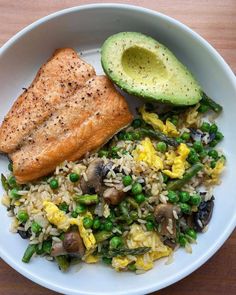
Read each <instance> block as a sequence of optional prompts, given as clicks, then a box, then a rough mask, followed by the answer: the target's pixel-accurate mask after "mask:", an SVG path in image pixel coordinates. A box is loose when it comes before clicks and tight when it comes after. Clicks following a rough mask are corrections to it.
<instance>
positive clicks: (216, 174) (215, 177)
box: [205, 158, 225, 185]
mask: <svg viewBox="0 0 236 295" xmlns="http://www.w3.org/2000/svg"><path fill="white" fill-rule="evenodd" d="M224 166H225V159H224V158H220V159H219V160H218V161H217V162H216V166H215V168H211V167H209V166H205V170H206V172H207V174H208V175H209V176H210V178H209V179H207V180H206V181H205V183H206V184H207V185H212V184H219V183H220V174H221V173H222V171H223V169H224Z"/></svg>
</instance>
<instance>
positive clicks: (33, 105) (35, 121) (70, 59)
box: [0, 48, 95, 153]
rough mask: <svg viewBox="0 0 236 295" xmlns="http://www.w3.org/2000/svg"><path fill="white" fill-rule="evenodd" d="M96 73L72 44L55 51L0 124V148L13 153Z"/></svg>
mask: <svg viewBox="0 0 236 295" xmlns="http://www.w3.org/2000/svg"><path fill="white" fill-rule="evenodd" d="M94 75H95V71H94V68H93V67H92V66H91V65H89V64H87V63H86V62H84V61H83V60H81V59H80V58H79V56H78V54H77V53H76V52H75V51H74V50H73V49H71V48H63V49H58V50H56V51H55V53H54V55H53V56H52V58H51V59H50V60H49V61H48V62H47V63H46V64H44V65H43V66H42V67H41V68H40V70H39V72H38V73H37V75H36V77H35V79H34V80H33V82H32V84H31V85H30V86H29V88H28V89H27V90H25V91H24V92H23V93H22V94H21V95H20V96H19V97H18V99H17V100H16V102H15V103H14V105H13V107H12V108H11V110H10V111H9V112H8V114H7V116H6V117H5V119H4V121H3V123H2V126H1V127H0V152H4V153H11V152H13V151H15V150H16V149H18V148H19V147H20V146H21V144H22V143H23V142H24V140H25V138H26V137H27V136H28V135H29V134H30V133H32V131H33V130H34V129H36V128H38V126H39V125H40V124H42V123H43V122H44V121H45V120H47V119H48V118H49V117H50V116H51V115H52V113H53V112H54V111H55V110H56V109H57V108H58V107H60V104H61V103H62V102H63V101H64V99H66V98H68V97H70V96H71V95H73V94H74V93H76V92H77V91H78V89H80V88H81V87H82V86H83V85H84V84H85V82H86V81H87V80H89V79H90V78H91V77H92V76H94Z"/></svg>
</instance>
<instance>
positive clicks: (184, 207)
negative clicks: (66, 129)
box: [179, 203, 191, 214]
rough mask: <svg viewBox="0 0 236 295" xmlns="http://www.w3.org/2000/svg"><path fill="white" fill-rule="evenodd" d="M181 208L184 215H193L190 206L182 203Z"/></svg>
mask: <svg viewBox="0 0 236 295" xmlns="http://www.w3.org/2000/svg"><path fill="white" fill-rule="evenodd" d="M179 206H180V209H181V211H182V212H183V213H184V214H190V213H191V207H190V206H189V205H188V204H186V203H180V204H179Z"/></svg>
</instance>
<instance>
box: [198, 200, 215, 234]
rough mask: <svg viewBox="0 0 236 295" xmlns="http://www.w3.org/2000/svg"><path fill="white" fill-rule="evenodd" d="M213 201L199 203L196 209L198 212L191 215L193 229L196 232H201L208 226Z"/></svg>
mask: <svg viewBox="0 0 236 295" xmlns="http://www.w3.org/2000/svg"><path fill="white" fill-rule="evenodd" d="M213 208H214V201H213V198H212V199H211V200H209V201H207V202H205V201H204V202H201V204H200V205H199V207H198V211H197V212H195V213H194V214H193V222H194V226H195V229H196V230H197V231H198V232H201V231H203V229H204V228H205V227H206V226H207V225H208V223H209V222H210V220H211V216H212V213H213Z"/></svg>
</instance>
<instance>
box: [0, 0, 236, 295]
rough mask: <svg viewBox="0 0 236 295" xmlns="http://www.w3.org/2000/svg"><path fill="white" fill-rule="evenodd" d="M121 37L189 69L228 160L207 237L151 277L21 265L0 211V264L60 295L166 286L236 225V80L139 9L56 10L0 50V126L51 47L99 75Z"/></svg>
mask: <svg viewBox="0 0 236 295" xmlns="http://www.w3.org/2000/svg"><path fill="white" fill-rule="evenodd" d="M120 31H140V32H143V33H145V34H148V35H151V36H152V37H154V38H156V39H157V40H159V41H160V42H162V43H164V44H165V45H167V46H168V47H169V48H170V49H171V50H172V51H173V52H174V53H175V54H176V55H177V56H178V57H179V59H180V60H181V61H182V62H183V63H185V64H186V65H187V66H188V67H189V69H190V70H191V71H192V72H193V74H194V75H195V76H196V78H197V79H198V80H199V82H200V83H201V85H202V86H203V89H204V90H205V92H206V93H208V95H210V96H211V97H213V98H214V99H215V100H217V101H218V102H220V103H221V104H222V105H223V106H224V112H223V114H222V115H221V116H220V118H219V121H218V122H219V123H218V124H219V126H220V129H221V130H222V132H223V133H224V135H225V139H224V142H223V143H222V148H224V151H225V153H226V156H227V159H228V161H227V169H226V171H225V173H224V176H223V183H222V185H221V186H219V187H217V188H216V189H215V197H216V202H215V204H216V206H215V210H214V214H213V218H212V221H211V223H210V227H209V230H208V231H207V232H206V233H205V234H202V235H199V238H198V244H197V245H196V246H194V247H193V254H192V255H188V254H186V253H185V252H184V251H182V250H179V251H177V253H176V254H175V261H174V263H172V264H170V265H165V263H164V262H165V260H160V261H158V262H157V263H156V264H155V268H154V269H153V270H151V271H149V272H147V273H145V274H143V275H139V276H136V275H134V274H132V273H116V272H115V271H114V270H112V269H111V268H108V267H105V266H104V265H102V264H99V265H85V264H83V265H82V268H81V270H80V271H79V272H76V271H75V270H74V269H72V270H71V271H70V272H69V273H67V274H63V273H61V272H60V271H59V270H58V268H57V266H56V264H54V263H50V262H48V261H46V260H44V259H39V258H38V259H32V262H30V263H29V264H23V263H22V262H21V257H22V254H23V253H24V250H25V248H26V246H27V241H25V240H22V239H21V238H20V237H19V236H18V235H14V234H11V233H9V231H8V228H9V225H10V219H9V218H8V217H7V214H6V210H5V208H4V207H3V206H2V205H0V216H1V226H0V237H1V238H0V240H1V243H0V254H1V257H2V258H3V259H4V260H5V261H6V262H7V263H9V264H10V265H11V266H12V267H13V268H14V269H16V270H17V271H19V272H20V273H21V274H23V275H24V276H26V277H27V278H29V279H31V280H33V281H35V282H37V283H38V284H41V285H43V286H45V287H47V288H50V289H53V290H56V291H58V292H61V293H64V294H144V293H148V292H151V291H154V290H158V289H161V288H163V287H166V286H168V285H170V284H173V283H174V282H176V281H178V280H180V279H182V278H183V277H185V276H187V275H188V274H190V273H191V272H193V271H194V270H195V269H197V268H198V267H199V266H201V265H202V264H203V263H204V262H205V261H206V260H207V259H209V258H210V257H211V256H212V255H213V254H214V253H215V252H216V251H217V250H218V249H219V247H220V246H221V245H222V244H223V243H224V241H225V240H226V239H227V238H228V236H229V235H230V233H231V232H232V231H233V229H234V227H235V224H236V196H235V167H236V157H235V152H236V140H235V117H234V116H235V112H236V99H235V98H236V80H235V77H234V75H233V73H232V71H231V70H230V68H229V67H228V65H227V64H226V63H225V62H224V60H223V59H222V57H221V56H220V55H219V54H218V53H217V52H216V51H215V50H214V49H213V48H212V47H211V46H210V45H209V44H208V43H207V42H206V41H205V40H204V39H202V38H201V37H200V36H199V35H197V34H196V33H195V32H193V31H192V30H190V29H189V28H188V27H186V26H184V25H183V24H181V23H179V22H178V21H176V20H174V19H172V18H170V17H167V16H165V15H162V14H159V13H156V12H153V11H151V10H147V9H144V8H141V7H135V6H128V5H117V4H115V5H114V4H96V5H87V6H81V7H75V8H70V9H66V10H63V11H59V12H57V13H54V14H52V15H49V16H47V17H45V18H42V19H41V20H38V21H37V22H35V23H33V24H32V25H30V26H28V27H27V28H25V29H24V30H22V31H21V32H19V33H18V34H17V35H15V36H14V37H13V38H12V39H10V40H9V41H8V42H7V43H6V44H5V45H4V46H3V47H2V48H1V49H0V89H1V95H0V106H1V108H0V120H2V119H3V117H4V115H5V114H6V112H7V111H8V109H9V108H10V106H11V105H12V103H13V101H14V99H15V98H16V97H17V96H18V95H19V94H20V93H21V91H22V87H27V86H28V85H29V83H30V82H31V80H32V79H33V77H34V75H35V73H36V72H37V70H38V68H39V67H40V65H41V64H42V63H43V62H45V60H47V58H48V57H50V56H51V54H52V53H53V51H54V50H55V49H56V48H60V47H73V48H75V49H77V50H78V51H79V52H83V56H84V58H85V59H86V60H87V61H89V62H90V63H91V64H92V65H93V66H95V67H96V70H97V73H98V74H100V73H102V68H101V66H100V56H99V51H98V50H99V48H100V46H101V44H102V43H103V41H104V40H105V39H106V38H107V37H108V36H109V35H111V34H114V33H116V32H120ZM7 162H8V161H7V159H6V158H5V157H4V156H0V172H3V173H5V172H6V171H7ZM0 190H1V191H0V195H2V194H3V191H2V188H1V189H0Z"/></svg>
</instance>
